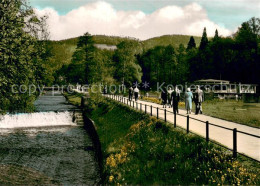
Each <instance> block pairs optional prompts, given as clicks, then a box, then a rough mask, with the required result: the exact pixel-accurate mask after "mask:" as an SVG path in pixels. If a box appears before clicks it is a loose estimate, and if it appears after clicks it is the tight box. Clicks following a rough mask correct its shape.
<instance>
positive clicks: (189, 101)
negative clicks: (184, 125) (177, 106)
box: [185, 88, 193, 114]
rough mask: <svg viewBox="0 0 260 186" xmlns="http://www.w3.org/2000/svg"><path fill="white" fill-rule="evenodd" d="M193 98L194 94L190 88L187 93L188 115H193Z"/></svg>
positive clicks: (186, 105)
mask: <svg viewBox="0 0 260 186" xmlns="http://www.w3.org/2000/svg"><path fill="white" fill-rule="evenodd" d="M192 98H193V94H192V92H191V90H190V88H188V89H187V91H186V92H185V108H186V110H187V114H191V109H192Z"/></svg>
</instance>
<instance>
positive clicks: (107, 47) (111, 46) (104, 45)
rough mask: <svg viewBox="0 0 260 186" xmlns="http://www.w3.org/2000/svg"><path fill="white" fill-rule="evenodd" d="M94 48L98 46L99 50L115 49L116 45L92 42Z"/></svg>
mask: <svg viewBox="0 0 260 186" xmlns="http://www.w3.org/2000/svg"><path fill="white" fill-rule="evenodd" d="M94 46H95V47H96V48H99V49H101V50H116V49H117V47H116V45H107V44H94Z"/></svg>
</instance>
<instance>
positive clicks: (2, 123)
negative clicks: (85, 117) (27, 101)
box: [0, 111, 76, 129]
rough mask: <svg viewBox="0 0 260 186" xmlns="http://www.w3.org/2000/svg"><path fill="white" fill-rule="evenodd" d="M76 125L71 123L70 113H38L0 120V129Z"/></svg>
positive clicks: (3, 117)
mask: <svg viewBox="0 0 260 186" xmlns="http://www.w3.org/2000/svg"><path fill="white" fill-rule="evenodd" d="M65 125H76V123H73V122H72V113H71V112H68V111H66V112H58V113H56V112H38V113H23V114H14V115H9V114H7V115H4V116H2V117H1V120H0V128H8V129H10V128H21V127H47V126H65Z"/></svg>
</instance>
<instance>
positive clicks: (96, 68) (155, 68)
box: [56, 17, 260, 88]
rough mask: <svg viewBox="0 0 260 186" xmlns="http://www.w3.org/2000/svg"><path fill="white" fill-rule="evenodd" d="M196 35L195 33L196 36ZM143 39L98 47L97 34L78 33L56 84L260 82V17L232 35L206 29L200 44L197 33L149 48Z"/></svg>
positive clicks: (59, 72)
mask: <svg viewBox="0 0 260 186" xmlns="http://www.w3.org/2000/svg"><path fill="white" fill-rule="evenodd" d="M196 39H197V38H196ZM146 46H147V45H145V44H144V42H143V41H139V40H124V41H122V42H120V43H119V44H117V49H116V50H115V51H109V50H100V49H97V48H95V47H94V41H93V36H91V35H90V34H88V33H86V34H85V35H84V36H81V37H79V39H78V43H77V47H76V51H75V52H74V53H73V56H72V60H71V63H69V64H66V65H63V66H62V68H61V69H59V70H58V71H57V73H56V80H62V81H63V82H60V81H58V82H57V83H80V84H93V83H103V84H112V83H114V84H124V85H126V86H129V85H131V84H132V83H135V82H139V83H140V82H148V83H149V85H150V86H151V87H153V88H154V87H155V86H156V84H157V82H159V83H162V82H165V83H166V84H183V83H185V82H194V81H196V80H199V79H224V80H229V81H231V82H237V83H238V82H241V83H253V84H259V83H260V82H259V81H260V74H259V71H260V65H259V61H260V51H259V47H260V19H259V18H254V17H253V18H251V19H250V20H249V21H246V22H244V23H242V24H241V26H240V27H239V28H238V30H237V32H236V33H234V34H233V35H232V36H230V37H221V36H220V35H219V33H218V30H216V32H215V36H214V37H213V38H208V37H207V31H206V28H204V30H203V33H202V37H201V39H200V42H199V44H196V42H195V39H194V37H193V36H191V37H190V40H189V42H188V43H187V44H182V43H181V44H179V46H178V47H176V46H173V45H171V44H170V45H161V46H160V45H157V46H154V47H152V48H148V49H147V47H146Z"/></svg>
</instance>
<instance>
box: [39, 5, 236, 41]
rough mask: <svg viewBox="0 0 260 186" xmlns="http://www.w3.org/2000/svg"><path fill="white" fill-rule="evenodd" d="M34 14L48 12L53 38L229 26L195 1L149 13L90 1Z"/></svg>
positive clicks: (140, 34)
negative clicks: (67, 9)
mask: <svg viewBox="0 0 260 186" xmlns="http://www.w3.org/2000/svg"><path fill="white" fill-rule="evenodd" d="M35 12H36V14H37V15H39V16H42V15H44V14H47V15H49V20H48V24H49V30H50V37H51V39H53V40H60V39H67V38H71V37H77V36H80V35H83V34H84V33H85V32H89V33H90V34H93V35H94V34H105V35H116V36H130V37H136V38H139V39H142V40H143V39H148V38H151V37H155V36H160V35H165V34H182V35H197V36H200V35H201V34H202V30H203V28H204V27H206V28H207V33H208V35H209V36H213V35H214V32H215V29H218V31H219V34H220V35H223V36H227V35H230V34H231V32H230V30H228V29H226V28H224V27H221V26H219V25H217V24H216V23H214V22H212V21H211V20H210V19H209V18H208V16H207V12H206V11H205V10H204V9H203V8H202V7H201V6H200V5H199V4H197V3H191V4H189V5H187V6H184V7H179V6H166V7H164V8H161V9H158V10H156V11H155V12H153V13H151V14H145V13H144V12H142V11H117V10H115V9H114V8H113V7H112V5H111V4H109V3H106V2H94V3H89V4H86V5H85V6H82V7H79V8H78V9H74V10H72V11H71V12H69V13H68V14H66V15H63V16H60V15H59V14H58V12H57V11H55V10H54V9H52V8H45V9H43V10H38V9H35Z"/></svg>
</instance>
